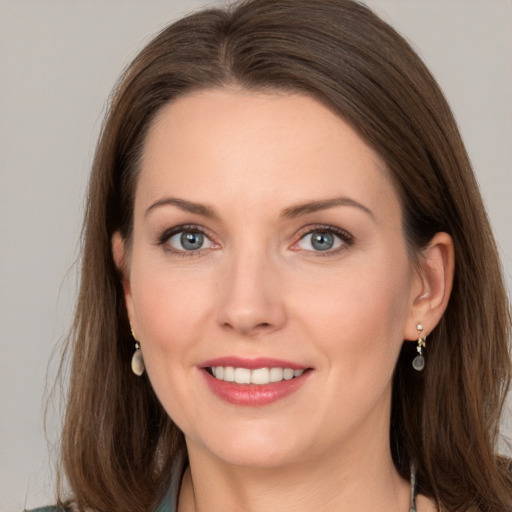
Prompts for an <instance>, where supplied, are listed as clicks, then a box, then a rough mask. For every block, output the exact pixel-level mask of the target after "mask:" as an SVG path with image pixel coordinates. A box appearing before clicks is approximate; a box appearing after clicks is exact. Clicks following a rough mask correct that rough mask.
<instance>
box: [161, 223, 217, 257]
mask: <svg viewBox="0 0 512 512" xmlns="http://www.w3.org/2000/svg"><path fill="white" fill-rule="evenodd" d="M183 232H188V233H199V234H201V235H203V236H204V237H205V238H207V239H208V240H211V236H210V235H208V233H207V232H206V230H205V229H203V228H201V226H198V225H196V224H183V225H181V226H175V227H173V228H170V229H166V230H165V231H164V232H163V233H162V234H161V235H160V236H159V237H158V240H157V245H159V246H162V247H163V246H164V245H165V244H166V243H167V242H168V241H169V240H170V239H171V238H172V237H173V236H174V235H177V234H179V233H183ZM164 250H165V251H167V252H170V253H172V254H173V255H175V256H179V257H182V258H194V257H198V256H200V255H201V252H202V249H198V250H197V251H186V250H179V249H174V248H173V247H172V246H170V245H168V246H167V247H164Z"/></svg>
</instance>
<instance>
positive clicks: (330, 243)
mask: <svg viewBox="0 0 512 512" xmlns="http://www.w3.org/2000/svg"><path fill="white" fill-rule="evenodd" d="M342 238H344V239H342ZM348 238H349V237H348V236H343V237H342V235H338V234H336V233H334V232H333V231H332V230H328V229H316V230H314V231H310V232H309V233H306V234H305V235H304V236H303V237H302V238H301V239H300V240H299V242H298V244H297V245H298V247H300V248H301V249H303V250H306V251H332V250H335V249H338V248H339V247H341V246H342V245H344V244H347V243H348V242H349V240H348Z"/></svg>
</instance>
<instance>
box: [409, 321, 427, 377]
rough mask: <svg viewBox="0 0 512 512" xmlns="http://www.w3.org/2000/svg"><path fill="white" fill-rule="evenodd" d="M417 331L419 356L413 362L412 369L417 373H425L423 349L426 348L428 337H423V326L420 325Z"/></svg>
mask: <svg viewBox="0 0 512 512" xmlns="http://www.w3.org/2000/svg"><path fill="white" fill-rule="evenodd" d="M416 329H418V346H417V347H416V350H417V352H418V355H417V356H416V357H415V358H414V359H413V360H412V367H413V368H414V369H415V370H416V371H417V372H421V371H423V368H425V358H424V357H423V349H424V348H425V347H426V344H425V340H426V339H427V337H426V336H423V337H422V336H421V333H422V332H423V325H421V324H418V325H417V326H416Z"/></svg>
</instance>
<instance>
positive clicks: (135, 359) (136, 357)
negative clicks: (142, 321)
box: [132, 329, 145, 377]
mask: <svg viewBox="0 0 512 512" xmlns="http://www.w3.org/2000/svg"><path fill="white" fill-rule="evenodd" d="M132 336H133V339H134V340H135V352H134V353H133V356H132V372H133V373H134V374H135V375H137V377H140V376H141V375H142V374H143V373H144V369H145V366H144V359H143V358H142V351H141V350H140V345H139V342H138V341H137V340H136V339H135V334H134V333H133V329H132Z"/></svg>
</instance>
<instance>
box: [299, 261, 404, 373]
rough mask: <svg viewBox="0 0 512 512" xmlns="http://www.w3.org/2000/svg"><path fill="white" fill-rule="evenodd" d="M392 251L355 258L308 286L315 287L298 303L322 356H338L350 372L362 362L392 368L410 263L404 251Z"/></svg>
mask: <svg viewBox="0 0 512 512" xmlns="http://www.w3.org/2000/svg"><path fill="white" fill-rule="evenodd" d="M396 256H397V257H396V258H377V260H376V261H374V262H368V261H362V260H357V259H355V260H354V261H355V262H356V263H355V264H353V265H347V267H346V268H344V269H343V271H342V272H338V273H336V274H331V275H330V276H329V279H328V280H326V281H325V282H324V284H323V286H321V287H319V286H316V287H311V290H315V292H314V293H311V294H308V301H307V304H306V303H304V302H302V303H301V304H300V306H298V307H300V308H301V310H302V311H301V312H300V313H297V314H298V315H299V316H300V317H301V318H303V319H307V321H306V322H305V326H304V328H305V329H310V330H311V331H312V332H310V333H309V334H310V336H314V337H315V338H316V339H317V340H319V344H320V345H321V346H322V347H323V350H324V352H325V355H326V357H327V358H328V359H329V360H330V361H331V362H333V364H339V362H340V361H341V362H342V364H343V366H346V369H347V372H348V373H350V374H351V375H355V374H357V373H358V371H359V370H360V369H361V368H362V367H365V368H366V367H367V365H371V366H372V367H373V369H374V370H375V372H379V368H382V367H383V366H385V367H386V368H387V372H388V373H389V372H391V371H392V367H393V366H394V363H395V360H396V358H397V355H398V351H399V349H400V347H401V345H402V342H403V332H404V324H405V321H406V318H407V314H408V299H409V292H410V270H409V269H410V267H409V263H408V260H407V258H406V256H405V255H402V254H401V253H398V254H397V255H396ZM313 331H315V332H313ZM334 362H335V363H334ZM364 373H367V372H364Z"/></svg>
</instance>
